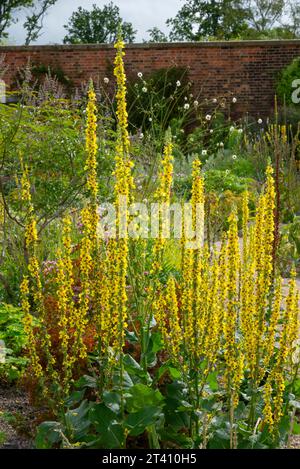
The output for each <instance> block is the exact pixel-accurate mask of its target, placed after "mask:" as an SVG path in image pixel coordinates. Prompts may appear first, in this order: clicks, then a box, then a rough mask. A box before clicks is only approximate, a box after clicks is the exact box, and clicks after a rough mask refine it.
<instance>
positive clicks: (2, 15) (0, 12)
mask: <svg viewBox="0 0 300 469" xmlns="http://www.w3.org/2000/svg"><path fill="white" fill-rule="evenodd" d="M32 4H33V0H1V3H0V39H2V38H6V37H8V33H7V29H8V28H9V26H10V25H11V24H12V23H15V22H16V19H15V15H16V13H18V12H19V11H20V10H21V9H22V8H24V7H30V6H32Z"/></svg>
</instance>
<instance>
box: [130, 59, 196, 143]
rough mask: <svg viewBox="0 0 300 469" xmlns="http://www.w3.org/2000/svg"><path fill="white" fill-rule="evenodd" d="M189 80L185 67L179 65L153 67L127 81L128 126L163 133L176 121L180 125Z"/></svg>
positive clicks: (134, 129) (182, 122)
mask: <svg viewBox="0 0 300 469" xmlns="http://www.w3.org/2000/svg"><path fill="white" fill-rule="evenodd" d="M188 83H189V80H188V70H187V69H185V68H181V67H171V68H166V69H159V70H155V71H153V72H152V73H150V74H148V75H146V76H145V77H141V78H138V80H136V79H134V80H130V81H129V83H128V98H127V101H128V113H129V122H130V126H131V129H132V130H133V131H136V130H138V129H139V130H141V131H145V130H147V129H148V130H150V131H152V133H153V132H156V134H157V133H164V132H165V131H166V129H167V128H168V127H169V126H171V127H172V123H173V124H175V122H174V121H177V120H178V121H179V125H180V128H182V127H183V126H184V124H185V121H184V117H183V116H184V114H186V113H184V112H183V105H184V103H185V100H184V97H185V96H186V95H188V93H189V87H190V86H189V84H188ZM178 84H180V85H179V86H178Z"/></svg>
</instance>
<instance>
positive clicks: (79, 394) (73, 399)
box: [65, 389, 85, 407]
mask: <svg viewBox="0 0 300 469" xmlns="http://www.w3.org/2000/svg"><path fill="white" fill-rule="evenodd" d="M84 393H85V390H84V389H82V390H80V391H74V392H72V394H71V395H70V396H68V397H67V398H66V399H65V406H66V407H73V406H74V405H75V404H78V403H79V402H80V401H81V400H82V399H83V397H84Z"/></svg>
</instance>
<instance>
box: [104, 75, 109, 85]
mask: <svg viewBox="0 0 300 469" xmlns="http://www.w3.org/2000/svg"><path fill="white" fill-rule="evenodd" d="M103 81H104V83H105V84H106V85H107V84H108V83H109V78H107V77H105V78H103Z"/></svg>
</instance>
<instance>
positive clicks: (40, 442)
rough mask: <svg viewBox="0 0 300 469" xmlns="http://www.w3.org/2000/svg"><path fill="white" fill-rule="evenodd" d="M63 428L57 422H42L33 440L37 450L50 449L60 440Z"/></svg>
mask: <svg viewBox="0 0 300 469" xmlns="http://www.w3.org/2000/svg"><path fill="white" fill-rule="evenodd" d="M62 433H63V426H62V424H61V423H59V422H43V423H41V425H39V426H38V429H37V434H36V438H35V446H36V448H37V449H50V448H52V447H53V445H54V444H57V443H60V442H61V440H62Z"/></svg>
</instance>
